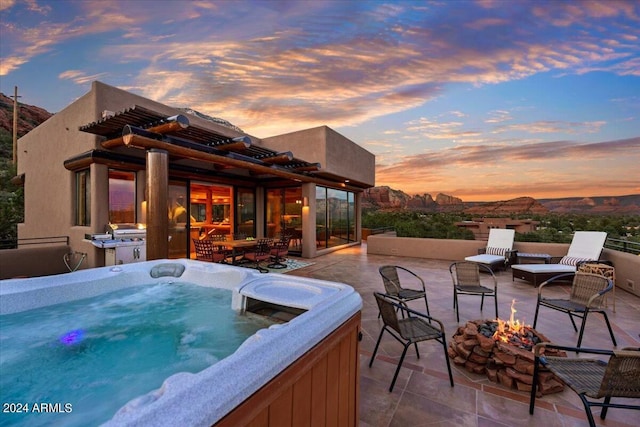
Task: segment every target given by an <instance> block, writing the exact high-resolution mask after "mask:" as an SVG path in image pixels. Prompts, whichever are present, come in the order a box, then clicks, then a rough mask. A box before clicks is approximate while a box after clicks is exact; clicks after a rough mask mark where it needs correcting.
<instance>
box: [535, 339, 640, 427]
mask: <svg viewBox="0 0 640 427" xmlns="http://www.w3.org/2000/svg"><path fill="white" fill-rule="evenodd" d="M545 348H555V349H559V350H564V351H579V352H580V353H586V354H597V355H600V356H608V357H609V360H608V362H605V361H603V360H599V359H596V358H593V357H589V358H586V357H582V358H567V357H557V356H545V355H544V354H543V351H544V349H545ZM534 356H535V365H534V369H533V385H532V387H531V397H530V401H529V413H530V414H532V415H533V410H534V407H535V402H536V386H537V383H538V375H539V373H540V365H542V366H544V367H545V368H546V369H548V370H549V371H551V372H552V373H553V374H555V375H556V376H557V377H558V378H560V379H561V380H562V381H563V382H564V383H565V384H566V385H568V386H569V387H570V388H571V389H572V390H573V391H575V392H576V393H577V394H578V396H579V397H580V400H582V404H583V405H584V409H585V412H586V414H587V419H588V421H589V425H590V426H591V427H595V425H596V423H595V421H594V419H593V413H592V412H591V407H600V408H602V410H601V411H600V418H601V419H603V420H604V419H605V417H606V416H607V409H609V408H621V409H635V410H640V406H638V405H630V404H622V403H611V398H616V400H617V399H618V398H632V399H634V398H635V399H638V398H640V348H631V347H626V348H623V349H622V350H613V351H611V350H599V349H585V348H574V347H564V346H557V345H552V344H549V343H540V344H537V345H536V346H535V347H534ZM588 398H589V399H588ZM593 399H604V400H603V401H602V402H600V401H597V400H593Z"/></svg>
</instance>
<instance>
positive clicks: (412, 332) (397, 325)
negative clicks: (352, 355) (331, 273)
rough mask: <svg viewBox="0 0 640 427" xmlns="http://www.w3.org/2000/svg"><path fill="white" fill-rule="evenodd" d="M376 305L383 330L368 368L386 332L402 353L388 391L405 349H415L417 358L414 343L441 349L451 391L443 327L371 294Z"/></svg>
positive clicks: (418, 313)
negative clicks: (435, 344) (433, 343)
mask: <svg viewBox="0 0 640 427" xmlns="http://www.w3.org/2000/svg"><path fill="white" fill-rule="evenodd" d="M373 295H374V296H375V298H376V303H377V304H378V309H379V310H380V313H381V315H382V321H383V323H384V326H383V327H382V329H381V330H380V335H379V336H378V341H377V342H376V347H375V349H374V350H373V354H372V355H371V360H370V361H369V367H371V366H372V365H373V361H374V359H375V358H376V353H377V352H378V347H379V346H380V341H381V340H382V335H384V332H385V331H387V332H389V334H391V336H392V337H393V338H395V339H396V340H397V341H398V342H400V343H401V344H402V345H403V346H404V349H403V350H402V356H400V360H399V361H398V367H397V368H396V372H395V374H394V375H393V380H392V381H391V386H389V391H393V387H394V385H395V384H396V379H397V378H398V373H399V372H400V368H401V367H402V362H403V361H404V357H405V355H406V354H407V349H408V348H409V347H410V346H411V344H413V345H414V346H415V348H416V356H417V357H418V358H420V352H419V351H418V343H419V342H421V341H427V340H436V341H438V342H439V343H440V344H442V347H443V349H444V359H445V361H446V362H447V370H448V372H449V382H450V383H451V387H453V375H452V373H451V364H450V362H449V356H448V355H447V340H446V338H445V332H444V325H443V324H442V322H441V321H439V320H438V319H434V318H433V317H430V316H427V315H425V314H424V313H420V312H418V311H415V310H411V309H410V308H407V306H406V305H404V303H402V302H400V300H398V299H396V298H393V297H391V296H389V295H385V294H383V293H380V292H374V294H373ZM398 311H400V312H401V313H402V318H401V319H399V318H398Z"/></svg>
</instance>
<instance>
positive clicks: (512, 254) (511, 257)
mask: <svg viewBox="0 0 640 427" xmlns="http://www.w3.org/2000/svg"><path fill="white" fill-rule="evenodd" d="M504 257H505V262H506V263H507V264H514V262H515V261H516V259H517V257H518V250H517V249H511V250H509V251H507V252H506V253H505V254H504Z"/></svg>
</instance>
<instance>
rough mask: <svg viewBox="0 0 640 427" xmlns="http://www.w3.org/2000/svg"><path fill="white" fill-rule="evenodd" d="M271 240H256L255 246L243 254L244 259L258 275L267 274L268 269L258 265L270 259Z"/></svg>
mask: <svg viewBox="0 0 640 427" xmlns="http://www.w3.org/2000/svg"><path fill="white" fill-rule="evenodd" d="M272 244H273V239H258V240H257V241H256V245H255V246H254V247H253V248H251V249H249V250H247V251H246V252H245V253H244V259H245V260H247V261H249V262H251V263H253V264H254V265H255V267H254V268H256V269H257V270H258V271H259V272H260V273H268V272H269V269H267V268H264V267H262V266H261V265H260V263H261V262H264V261H267V260H269V259H270V258H271V246H272Z"/></svg>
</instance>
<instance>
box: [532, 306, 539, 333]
mask: <svg viewBox="0 0 640 427" xmlns="http://www.w3.org/2000/svg"><path fill="white" fill-rule="evenodd" d="M539 310H540V299H538V303H537V304H536V314H534V315H533V326H532V328H533V329H535V328H536V323H537V322H538V311H539Z"/></svg>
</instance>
